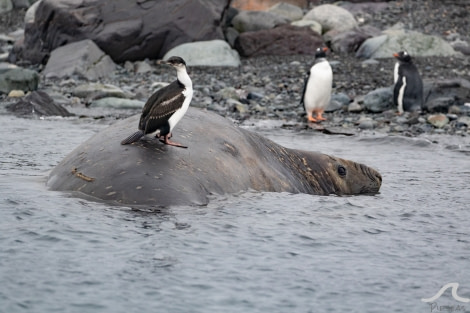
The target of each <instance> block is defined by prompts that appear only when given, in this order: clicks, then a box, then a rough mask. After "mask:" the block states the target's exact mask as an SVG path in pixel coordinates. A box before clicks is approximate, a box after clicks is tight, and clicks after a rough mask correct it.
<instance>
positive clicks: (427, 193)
mask: <svg viewBox="0 0 470 313" xmlns="http://www.w3.org/2000/svg"><path fill="white" fill-rule="evenodd" d="M0 124H1V125H2V131H1V134H2V135H1V136H0V151H1V154H0V174H1V175H0V282H1V283H0V312H2V313H3V312H5V313H14V312H113V313H120V312H201V313H202V312H204V313H206V312H438V309H440V311H441V312H442V311H443V309H444V311H446V310H447V312H450V311H451V309H452V310H453V311H455V312H463V311H466V312H469V311H470V303H462V302H458V301H456V300H455V299H454V298H453V297H452V296H451V292H450V290H447V291H446V292H445V293H444V294H443V295H442V296H441V297H440V298H439V299H437V300H436V301H434V307H433V306H432V305H430V304H428V303H425V302H423V301H421V299H422V298H429V297H432V296H433V295H435V294H436V293H437V292H438V291H439V289H440V288H441V287H442V286H443V285H445V284H447V283H450V282H458V283H459V284H460V286H459V288H458V295H459V296H461V297H466V298H470V239H469V235H470V195H469V183H470V162H469V160H470V137H448V136H433V137H426V136H423V137H420V138H405V137H391V136H384V135H378V134H373V133H368V134H364V135H360V136H354V137H344V136H328V135H324V134H320V133H315V132H312V131H310V132H308V131H304V132H301V133H298V132H293V131H288V130H279V129H275V130H273V129H257V130H256V131H259V132H261V133H263V134H265V135H266V136H268V137H269V138H271V139H273V140H274V141H276V142H278V143H281V144H283V145H285V146H288V147H293V148H300V149H307V150H315V151H322V152H324V153H328V154H333V155H336V156H339V157H343V158H347V159H352V160H355V161H358V162H362V163H365V164H367V165H369V166H372V167H375V168H377V169H378V170H379V171H380V172H381V174H382V176H383V186H382V189H381V193H380V194H378V195H375V196H354V197H337V196H328V197H327V196H313V195H303V194H299V195H292V194H287V193H255V192H246V193H241V194H238V195H227V196H214V198H213V199H212V201H211V203H210V204H209V205H208V206H204V207H189V206H187V207H186V206H185V207H172V208H169V209H167V210H161V211H160V212H150V210H149V212H147V211H145V210H140V211H137V210H133V209H132V208H127V207H112V206H107V205H105V204H101V203H95V202H90V201H86V200H83V199H80V198H75V197H72V196H70V195H68V194H66V193H60V192H53V191H49V190H47V188H46V187H45V181H46V178H47V175H48V172H49V171H50V170H51V169H52V168H53V167H54V166H55V165H56V164H57V163H58V162H60V160H62V158H63V157H65V156H66V155H67V154H68V153H69V152H70V151H72V150H73V149H74V148H75V147H76V146H78V145H79V144H80V143H82V142H83V141H85V140H86V139H87V138H89V137H90V136H92V135H93V134H95V133H96V132H97V131H99V130H100V129H102V128H103V127H106V124H107V123H106V122H100V121H99V120H98V121H95V120H88V119H85V120H76V119H71V120H64V119H45V120H41V119H33V120H31V119H18V118H14V117H11V116H7V115H0Z"/></svg>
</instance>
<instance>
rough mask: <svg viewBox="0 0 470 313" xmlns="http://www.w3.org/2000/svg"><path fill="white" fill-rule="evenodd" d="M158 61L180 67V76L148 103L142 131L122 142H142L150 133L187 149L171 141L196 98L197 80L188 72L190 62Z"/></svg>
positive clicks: (143, 117) (140, 127)
mask: <svg viewBox="0 0 470 313" xmlns="http://www.w3.org/2000/svg"><path fill="white" fill-rule="evenodd" d="M157 63H158V64H168V65H170V66H172V67H174V68H175V69H176V77H177V79H176V80H175V81H174V82H172V83H171V84H169V85H168V86H166V87H163V88H161V89H159V90H158V91H156V92H155V93H154V94H153V95H152V96H151V97H150V98H149V99H148V100H147V102H146V103H145V105H144V108H143V109H142V115H141V116H140V121H139V130H138V131H137V132H135V133H134V134H132V135H130V136H129V137H127V138H126V139H124V140H123V141H121V144H122V145H127V144H131V143H133V142H136V141H138V140H139V139H140V138H141V137H143V136H144V135H146V134H152V133H155V137H157V138H160V141H161V142H163V143H165V144H167V145H172V146H177V147H182V148H187V147H185V146H183V145H181V144H179V143H176V142H173V141H170V138H171V132H172V131H173V129H174V128H175V126H176V124H177V123H178V122H179V121H180V120H181V118H182V117H183V116H184V114H185V113H186V111H187V110H188V107H189V103H190V102H191V99H192V97H193V83H192V82H191V78H190V77H189V75H188V72H187V71H186V63H185V62H184V60H183V59H182V58H180V57H175V56H173V57H171V58H169V59H168V60H166V61H162V60H159V61H158V62H157Z"/></svg>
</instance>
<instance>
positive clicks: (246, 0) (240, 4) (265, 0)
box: [232, 0, 308, 11]
mask: <svg viewBox="0 0 470 313" xmlns="http://www.w3.org/2000/svg"><path fill="white" fill-rule="evenodd" d="M280 2H285V3H289V4H293V5H296V6H299V7H301V8H306V7H307V5H308V0H233V1H232V7H234V8H236V9H238V10H250V11H264V10H267V9H269V8H270V7H272V6H273V5H276V4H278V3H280Z"/></svg>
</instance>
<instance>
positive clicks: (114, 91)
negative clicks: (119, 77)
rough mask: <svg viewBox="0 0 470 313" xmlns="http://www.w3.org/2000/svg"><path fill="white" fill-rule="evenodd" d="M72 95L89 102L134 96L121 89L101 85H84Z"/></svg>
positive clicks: (73, 91)
mask: <svg viewBox="0 0 470 313" xmlns="http://www.w3.org/2000/svg"><path fill="white" fill-rule="evenodd" d="M72 95H74V96H76V97H79V98H86V99H88V100H94V99H100V98H108V97H113V98H131V97H132V95H131V94H128V93H126V92H125V91H123V90H122V89H121V88H119V87H117V86H114V85H110V84H101V83H91V84H83V85H80V86H77V87H76V88H74V89H73V90H72Z"/></svg>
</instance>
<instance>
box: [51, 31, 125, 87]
mask: <svg viewBox="0 0 470 313" xmlns="http://www.w3.org/2000/svg"><path fill="white" fill-rule="evenodd" d="M115 69H116V64H114V62H113V60H111V58H110V57H109V56H108V55H106V54H105V53H104V52H103V51H102V50H101V49H100V48H98V46H97V45H96V44H95V43H94V42H93V41H91V40H90V39H85V40H81V41H77V42H73V43H70V44H67V45H65V46H62V47H59V48H57V49H54V50H53V51H52V53H51V57H50V58H49V61H48V62H47V64H46V67H45V68H44V72H43V74H44V75H46V76H48V77H54V78H66V77H71V76H74V75H77V76H79V77H81V78H85V79H87V80H96V79H99V78H102V77H106V76H108V75H109V74H111V73H112V72H114V70H115Z"/></svg>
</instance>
